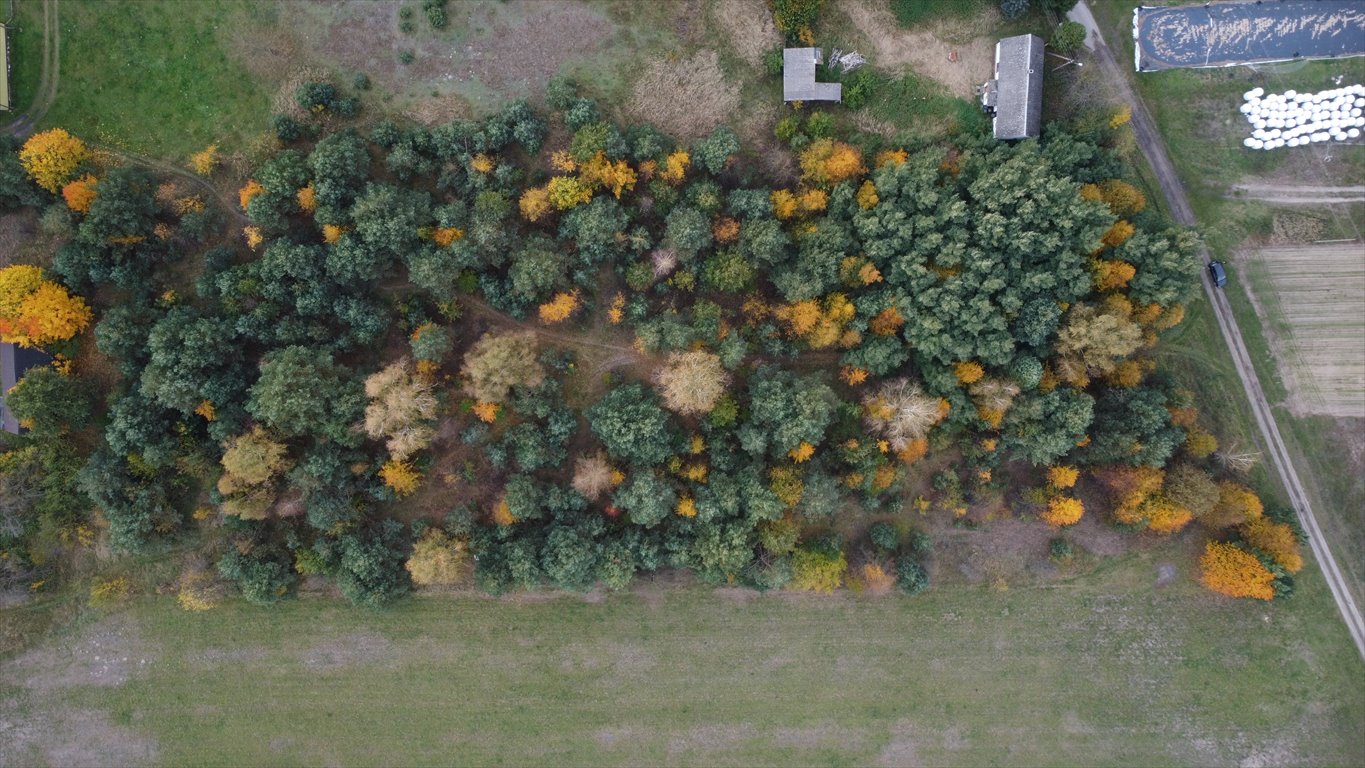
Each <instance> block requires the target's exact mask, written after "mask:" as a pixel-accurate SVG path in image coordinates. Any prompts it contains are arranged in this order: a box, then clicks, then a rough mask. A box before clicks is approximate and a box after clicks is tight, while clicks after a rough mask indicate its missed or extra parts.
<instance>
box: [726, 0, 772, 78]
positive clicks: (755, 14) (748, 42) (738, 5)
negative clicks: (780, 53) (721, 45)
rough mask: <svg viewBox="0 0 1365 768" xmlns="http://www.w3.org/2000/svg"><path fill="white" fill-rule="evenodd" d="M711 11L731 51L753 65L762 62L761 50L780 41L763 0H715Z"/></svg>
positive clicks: (767, 48)
mask: <svg viewBox="0 0 1365 768" xmlns="http://www.w3.org/2000/svg"><path fill="white" fill-rule="evenodd" d="M711 14H712V18H713V19H714V20H715V25H716V26H717V27H720V29H721V31H722V32H724V33H725V37H726V39H728V40H729V41H730V47H731V48H733V49H734V51H735V54H736V55H737V56H739V58H741V59H743V60H744V61H745V62H746V63H748V64H751V65H753V66H759V65H760V64H762V63H763V54H764V52H765V51H767V50H769V49H771V48H773V47H774V46H777V45H779V44H780V43H781V42H782V35H781V33H779V32H778V31H777V27H775V26H773V15H772V13H770V12H769V11H768V6H767V4H766V3H765V2H764V1H763V0H719V2H717V3H716V4H715V5H713V6H712V7H711Z"/></svg>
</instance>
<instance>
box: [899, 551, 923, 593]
mask: <svg viewBox="0 0 1365 768" xmlns="http://www.w3.org/2000/svg"><path fill="white" fill-rule="evenodd" d="M896 586H898V587H900V588H901V591H903V592H905V593H906V594H907V595H914V594H918V593H920V592H923V591H924V590H925V588H926V587H928V586H929V572H928V571H926V570H924V566H923V565H921V564H920V562H919V560H918V559H916V558H914V557H913V556H911V555H901V556H900V557H898V558H896Z"/></svg>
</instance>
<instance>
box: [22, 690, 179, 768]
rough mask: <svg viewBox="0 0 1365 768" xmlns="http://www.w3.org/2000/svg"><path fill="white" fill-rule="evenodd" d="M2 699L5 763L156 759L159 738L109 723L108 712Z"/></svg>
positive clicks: (76, 763) (136, 762)
mask: <svg viewBox="0 0 1365 768" xmlns="http://www.w3.org/2000/svg"><path fill="white" fill-rule="evenodd" d="M32 704H33V705H35V706H34V708H31V709H30V708H28V707H24V708H21V707H20V706H19V703H18V702H17V701H15V700H12V699H11V700H8V701H0V765H15V766H19V765H54V766H68V765H69V766H86V765H117V766H140V765H151V764H153V763H155V762H156V758H157V753H158V750H157V745H156V742H155V741H154V740H152V739H150V738H148V737H146V736H144V735H142V734H139V733H136V732H134V731H133V730H131V729H129V728H124V727H122V726H118V725H115V724H114V723H112V722H110V720H109V716H108V715H106V714H105V713H103V712H98V711H95V710H88V709H70V708H60V707H52V706H50V705H48V704H47V703H46V702H42V701H34V702H32Z"/></svg>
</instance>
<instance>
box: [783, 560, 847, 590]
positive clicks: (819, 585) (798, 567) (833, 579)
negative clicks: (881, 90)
mask: <svg viewBox="0 0 1365 768" xmlns="http://www.w3.org/2000/svg"><path fill="white" fill-rule="evenodd" d="M791 562H792V580H791V584H790V585H789V586H790V588H791V589H798V590H802V591H805V592H823V593H824V594H827V595H828V594H833V593H834V590H836V589H838V588H839V587H841V586H843V583H844V573H845V572H846V571H847V570H848V560H847V559H845V558H844V553H843V552H835V553H830V552H824V551H820V552H817V551H813V550H809V549H798V550H796V552H794V553H792V558H791Z"/></svg>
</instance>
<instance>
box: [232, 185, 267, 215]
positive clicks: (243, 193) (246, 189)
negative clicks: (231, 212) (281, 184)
mask: <svg viewBox="0 0 1365 768" xmlns="http://www.w3.org/2000/svg"><path fill="white" fill-rule="evenodd" d="M264 191H265V187H263V186H261V182H259V181H256V180H255V179H251V180H250V181H248V182H247V183H246V184H245V185H244V186H243V187H242V188H241V189H239V190H237V202H238V203H239V204H240V205H241V206H242V210H246V207H247V206H248V205H250V204H251V198H253V197H255V196H256V195H259V194H261V193H262V192H264Z"/></svg>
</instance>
